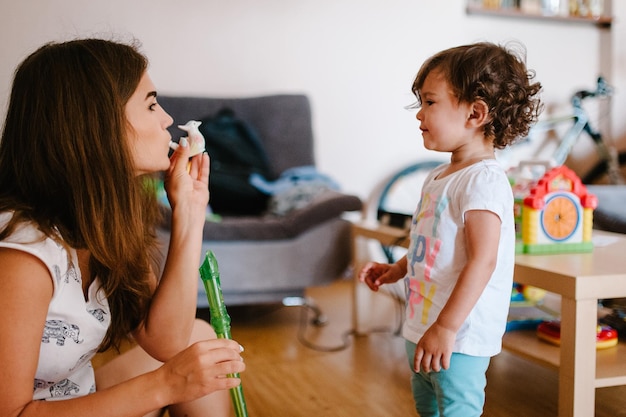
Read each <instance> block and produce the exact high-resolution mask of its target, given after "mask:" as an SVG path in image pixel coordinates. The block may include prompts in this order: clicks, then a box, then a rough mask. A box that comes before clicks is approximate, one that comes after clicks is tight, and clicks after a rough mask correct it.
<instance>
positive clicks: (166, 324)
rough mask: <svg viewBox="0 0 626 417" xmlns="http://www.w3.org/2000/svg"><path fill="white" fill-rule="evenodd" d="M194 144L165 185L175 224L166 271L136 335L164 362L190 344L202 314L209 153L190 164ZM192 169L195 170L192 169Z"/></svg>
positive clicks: (174, 163)
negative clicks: (200, 270) (198, 301)
mask: <svg viewBox="0 0 626 417" xmlns="http://www.w3.org/2000/svg"><path fill="white" fill-rule="evenodd" d="M188 154H189V146H188V145H187V146H179V147H178V148H177V150H176V151H175V152H174V154H173V155H172V157H171V165H170V169H169V170H168V172H167V175H166V179H165V188H166V190H167V194H168V199H169V201H170V205H171V207H172V227H171V231H170V243H169V250H168V255H167V258H166V260H165V266H164V268H163V274H162V276H161V279H160V280H159V283H158V286H157V285H156V279H155V280H154V282H155V292H154V296H153V299H152V302H151V305H150V310H149V313H148V317H147V319H146V321H145V323H144V324H143V326H141V327H140V328H139V329H138V330H137V331H136V332H135V333H134V336H135V339H136V340H137V342H138V343H139V344H140V345H141V347H142V348H143V349H144V350H145V351H146V352H148V353H149V354H150V355H151V356H153V357H154V358H155V359H158V360H160V361H162V362H165V361H167V360H168V359H169V358H171V357H173V356H174V355H176V354H177V353H178V352H180V351H181V350H183V349H184V348H185V347H187V346H188V343H189V337H190V335H191V330H192V327H193V322H194V319H195V315H196V297H197V288H198V268H199V266H200V257H201V253H200V252H201V248H202V231H203V227H204V221H205V216H206V207H207V205H208V201H209V179H208V177H209V157H208V155H207V154H200V155H197V156H195V157H193V158H192V159H191V163H189V162H188V161H189V158H188ZM188 167H189V168H188Z"/></svg>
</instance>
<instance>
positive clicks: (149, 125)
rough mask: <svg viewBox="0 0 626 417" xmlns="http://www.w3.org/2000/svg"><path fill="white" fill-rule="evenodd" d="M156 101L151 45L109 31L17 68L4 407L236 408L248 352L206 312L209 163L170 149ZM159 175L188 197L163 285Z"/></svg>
mask: <svg viewBox="0 0 626 417" xmlns="http://www.w3.org/2000/svg"><path fill="white" fill-rule="evenodd" d="M156 96H157V93H156V90H155V87H154V85H153V83H152V81H151V79H150V77H149V75H148V73H147V60H146V58H145V57H144V56H143V55H142V54H141V53H139V52H138V49H137V47H136V46H131V45H125V44H122V43H117V42H112V41H107V40H100V39H82V40H74V41H69V42H65V43H50V44H47V45H44V46H43V47H41V48H40V49H38V50H37V51H35V52H34V53H33V54H31V55H30V56H29V57H27V58H26V59H25V60H24V61H23V62H22V63H21V64H20V66H19V67H18V69H17V71H16V73H15V78H14V82H13V88H12V92H11V97H10V101H9V106H8V110H7V116H6V121H5V124H4V130H3V132H2V139H1V141H0V265H2V269H1V270H0V317H2V318H3V320H2V323H1V324H0V369H1V375H2V378H1V380H2V382H1V383H0V384H1V386H0V388H1V389H0V415H2V416H18V415H19V416H42V415H45V416H47V417H53V416H99V415H108V416H110V415H115V416H141V415H147V414H148V413H150V412H152V413H157V414H158V412H159V411H158V410H160V409H162V408H163V407H166V406H169V405H171V404H176V406H172V407H170V414H171V415H174V416H175V415H189V416H194V415H206V412H207V410H212V411H214V414H212V415H227V414H228V412H229V411H228V410H229V409H230V407H229V404H228V401H229V400H228V392H227V391H226V390H227V389H230V388H232V387H235V386H237V385H238V384H239V383H240V381H239V380H238V379H237V378H228V377H227V374H231V373H236V372H242V371H243V370H244V368H245V366H244V364H243V362H242V359H241V356H240V352H241V347H240V346H239V344H237V343H236V342H234V341H230V340H218V339H216V338H215V333H214V332H213V331H212V330H211V329H210V327H209V326H208V325H207V324H206V323H204V324H202V323H200V322H197V321H196V320H195V299H196V290H197V277H198V270H197V267H198V265H199V264H200V255H201V240H202V226H203V223H204V216H205V209H206V205H207V203H208V199H209V195H208V173H209V160H208V156H207V155H206V154H203V155H198V156H195V157H193V158H192V159H191V163H190V170H189V172H188V170H187V164H188V159H189V146H188V145H187V146H185V144H184V141H183V146H180V147H179V148H178V149H177V150H176V152H174V154H173V155H172V157H171V159H170V158H168V148H169V141H170V135H169V133H168V131H167V127H168V126H170V125H171V124H172V122H173V120H172V118H171V117H170V116H169V115H168V114H167V113H166V112H165V111H164V110H163V109H162V108H161V107H160V106H159V105H158V103H157V100H156ZM158 171H166V175H165V177H166V180H165V185H166V190H167V193H168V198H169V201H170V204H171V206H172V233H171V241H170V246H169V253H168V256H167V259H166V260H165V264H164V265H165V266H164V268H163V273H162V276H161V277H160V279H159V280H157V278H156V276H155V274H154V271H157V270H158V268H157V267H156V265H158V259H157V254H158V253H159V251H158V246H157V239H156V234H155V225H156V224H157V222H158V221H159V216H158V208H157V203H156V199H155V193H154V192H152V191H153V190H151V189H150V187H148V186H146V184H147V183H149V182H147V181H146V177H147V176H149V175H150V174H152V173H155V172H158ZM128 338H132V340H133V342H136V344H137V347H136V348H133V349H131V350H130V351H129V352H127V353H124V354H122V355H121V356H119V357H118V358H117V359H115V360H113V361H111V363H109V364H107V365H105V366H103V367H102V368H101V369H99V370H98V372H97V373H95V375H94V371H93V368H92V367H91V364H90V359H91V357H92V356H93V355H94V354H95V353H96V352H97V351H104V350H107V349H110V348H119V346H120V344H121V343H122V342H123V341H125V340H126V339H128ZM207 339H210V340H207ZM153 358H154V359H153ZM161 362H162V363H161ZM96 382H97V383H96ZM38 400H45V401H38ZM59 400H60V401H59Z"/></svg>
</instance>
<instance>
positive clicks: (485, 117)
mask: <svg viewBox="0 0 626 417" xmlns="http://www.w3.org/2000/svg"><path fill="white" fill-rule="evenodd" d="M488 121H489V106H487V103H485V102H484V101H482V100H476V101H475V102H473V103H472V107H471V108H470V115H469V118H468V122H469V123H472V124H473V125H474V126H475V127H478V126H482V125H484V124H485V123H487V122H488Z"/></svg>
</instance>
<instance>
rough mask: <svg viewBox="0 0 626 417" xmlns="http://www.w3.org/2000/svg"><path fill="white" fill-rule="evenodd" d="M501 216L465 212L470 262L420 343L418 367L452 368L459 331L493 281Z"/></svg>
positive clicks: (429, 369) (483, 212) (417, 368)
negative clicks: (452, 358)
mask: <svg viewBox="0 0 626 417" xmlns="http://www.w3.org/2000/svg"><path fill="white" fill-rule="evenodd" d="M500 226H501V222H500V218H499V217H498V216H497V215H496V214H495V213H493V212H491V211H487V210H471V211H468V212H466V213H465V245H466V248H467V264H465V267H464V268H463V269H462V271H461V274H460V275H459V279H458V281H457V283H456V285H455V287H454V290H452V294H451V295H450V298H449V299H448V301H447V302H446V305H445V306H444V307H443V309H442V310H441V313H440V314H439V317H438V318H437V320H436V321H435V323H433V325H432V326H431V327H430V328H429V329H428V330H427V331H426V333H425V334H424V336H423V337H422V339H421V340H420V341H419V342H418V345H417V349H416V350H415V361H414V368H415V369H416V370H419V369H420V368H421V369H422V370H424V371H426V372H430V371H431V370H434V371H439V370H440V369H441V368H443V369H448V367H449V366H450V357H451V356H452V347H453V345H454V341H455V338H456V333H457V332H458V331H459V329H460V327H461V325H462V324H463V322H464V321H465V319H466V318H467V316H468V315H469V313H470V311H471V310H472V308H474V306H475V305H476V303H477V302H478V299H479V298H480V296H481V294H482V293H483V291H484V289H485V287H486V286H487V284H488V283H489V279H490V278H491V274H493V271H494V269H495V267H496V261H497V257H498V246H499V242H500Z"/></svg>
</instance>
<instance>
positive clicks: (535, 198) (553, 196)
mask: <svg viewBox="0 0 626 417" xmlns="http://www.w3.org/2000/svg"><path fill="white" fill-rule="evenodd" d="M597 205H598V199H597V198H596V196H595V195H593V194H589V193H588V192H587V188H586V187H585V185H584V184H583V183H582V182H581V180H580V178H579V177H578V176H577V175H576V174H575V173H574V171H572V170H571V169H569V168H567V167H565V166H559V167H555V168H552V169H550V170H548V171H546V172H545V174H544V175H543V176H542V177H541V178H540V179H539V180H538V181H537V182H536V183H535V184H534V185H533V186H531V187H530V190H529V193H528V194H527V195H526V196H525V197H524V198H523V200H522V205H521V216H519V215H516V219H517V221H519V222H521V224H519V225H518V226H519V229H520V230H521V242H519V244H518V247H517V248H518V249H517V250H518V252H521V253H529V254H538V253H542V254H545V253H566V252H590V251H592V250H593V243H592V241H591V231H592V227H593V210H594V209H595V208H596V207H597ZM516 210H519V207H517V208H516Z"/></svg>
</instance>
